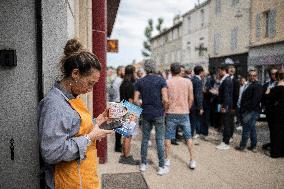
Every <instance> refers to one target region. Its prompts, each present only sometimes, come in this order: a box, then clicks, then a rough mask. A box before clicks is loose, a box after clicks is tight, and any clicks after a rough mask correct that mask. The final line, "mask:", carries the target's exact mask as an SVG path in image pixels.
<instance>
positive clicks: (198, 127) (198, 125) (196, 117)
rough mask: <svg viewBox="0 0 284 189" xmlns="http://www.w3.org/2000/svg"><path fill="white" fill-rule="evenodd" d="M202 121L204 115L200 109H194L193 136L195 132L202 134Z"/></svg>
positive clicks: (191, 115)
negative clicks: (200, 112)
mask: <svg viewBox="0 0 284 189" xmlns="http://www.w3.org/2000/svg"><path fill="white" fill-rule="evenodd" d="M201 123H202V117H201V115H200V114H199V112H198V110H192V111H191V113H190V126H191V136H194V134H195V132H196V134H201Z"/></svg>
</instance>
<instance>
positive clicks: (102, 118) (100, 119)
mask: <svg viewBox="0 0 284 189" xmlns="http://www.w3.org/2000/svg"><path fill="white" fill-rule="evenodd" d="M108 112H109V109H108V108H107V109H105V111H104V112H103V113H101V114H100V115H99V116H98V117H97V118H96V124H98V125H99V126H100V125H102V124H103V123H104V122H106V121H108V120H109V114H108Z"/></svg>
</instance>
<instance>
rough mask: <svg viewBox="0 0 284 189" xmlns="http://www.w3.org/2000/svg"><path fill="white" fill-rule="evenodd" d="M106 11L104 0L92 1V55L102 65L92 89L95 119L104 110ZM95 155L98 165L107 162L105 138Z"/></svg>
mask: <svg viewBox="0 0 284 189" xmlns="http://www.w3.org/2000/svg"><path fill="white" fill-rule="evenodd" d="M106 11H107V3H106V0H92V17H93V24H92V33H93V53H94V54H95V55H97V57H98V59H99V61H100V63H101V65H102V71H101V78H100V80H99V82H98V83H97V84H96V85H95V86H94V89H93V110H94V116H95V117H97V116H98V115H99V114H100V113H102V112H103V111H104V110H105V108H106V38H107V29H106V28H107V25H106V24H107V20H106V19H107V16H106V15H107V14H106ZM97 155H98V157H99V163H100V164H103V163H105V162H106V161H107V138H104V139H102V140H101V141H97Z"/></svg>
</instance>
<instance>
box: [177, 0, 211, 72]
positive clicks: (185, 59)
mask: <svg viewBox="0 0 284 189" xmlns="http://www.w3.org/2000/svg"><path fill="white" fill-rule="evenodd" d="M209 2H210V0H207V1H205V2H203V3H202V4H199V5H197V6H195V8H193V9H192V10H190V11H188V12H187V13H185V14H184V15H183V25H182V28H183V29H182V31H183V35H182V64H183V65H185V66H186V67H191V68H193V67H194V66H196V65H201V66H203V67H204V68H205V69H207V68H208V63H209V58H208V51H209V50H208V36H209V32H208V25H209Z"/></svg>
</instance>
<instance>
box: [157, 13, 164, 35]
mask: <svg viewBox="0 0 284 189" xmlns="http://www.w3.org/2000/svg"><path fill="white" fill-rule="evenodd" d="M163 23H164V19H163V18H161V17H160V18H158V24H157V26H156V29H157V30H158V31H159V33H162V31H163V30H162V24H163Z"/></svg>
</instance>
